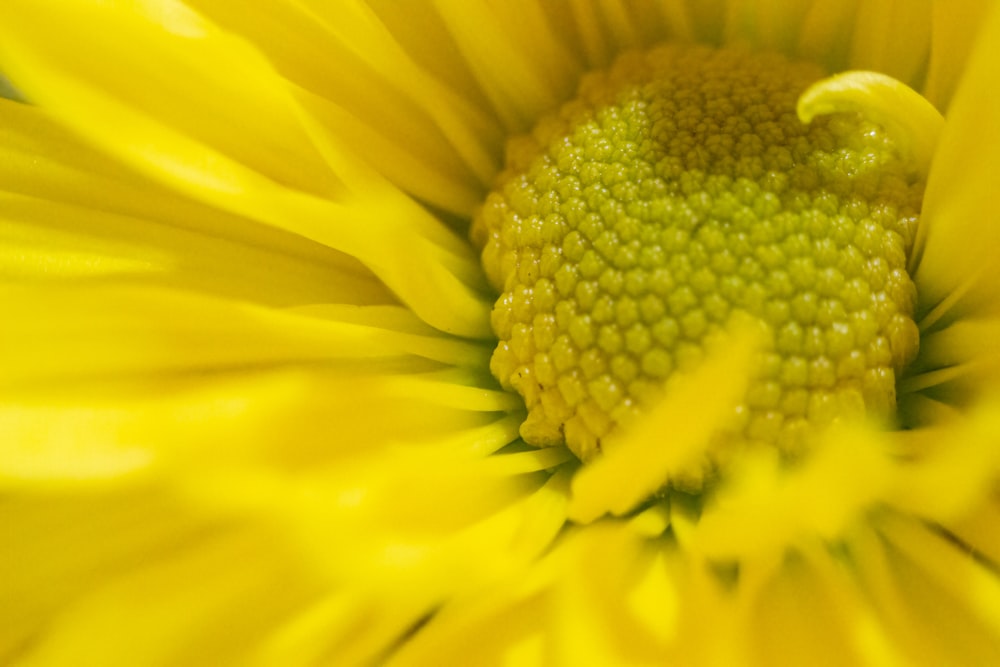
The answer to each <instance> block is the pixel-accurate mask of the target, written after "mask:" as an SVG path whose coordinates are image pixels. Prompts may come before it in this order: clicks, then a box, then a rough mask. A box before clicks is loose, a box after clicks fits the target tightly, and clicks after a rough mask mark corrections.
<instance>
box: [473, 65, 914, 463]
mask: <svg viewBox="0 0 1000 667" xmlns="http://www.w3.org/2000/svg"><path fill="white" fill-rule="evenodd" d="M822 76H823V72H822V71H820V70H819V69H817V68H816V67H814V66H812V65H809V64H802V63H793V62H789V61H787V60H785V59H783V58H781V57H779V56H776V55H769V54H755V53H751V52H748V51H744V50H739V49H721V50H716V49H709V48H702V47H690V46H687V47H679V46H664V47H659V48H656V49H653V50H651V51H648V52H645V53H641V54H638V53H637V54H629V55H627V56H624V57H622V58H621V59H619V61H618V62H617V63H616V64H615V65H614V66H613V67H612V68H611V69H610V70H607V71H603V72H596V73H592V74H590V75H588V76H587V77H586V78H585V79H584V80H583V82H582V83H581V87H580V90H579V94H578V96H577V98H576V99H574V100H573V101H571V102H569V103H568V104H566V105H565V106H564V107H563V108H562V109H561V110H559V111H558V112H557V113H555V114H553V115H552V116H550V117H548V118H545V119H543V120H541V122H539V124H538V125H537V127H536V128H535V129H534V130H533V132H532V133H531V134H530V135H529V136H526V137H521V138H518V139H515V140H512V141H511V142H510V144H509V146H508V159H507V167H506V169H505V171H504V173H503V174H502V175H501V177H500V179H499V181H498V184H497V187H496V189H495V190H494V192H492V193H491V194H490V195H489V197H488V198H487V199H486V202H485V204H484V205H483V207H482V209H481V211H480V213H479V214H478V216H477V218H476V220H475V223H474V226H473V240H474V242H476V243H477V244H478V245H479V247H481V248H482V261H483V266H484V268H485V270H486V272H487V274H488V276H489V278H490V280H491V282H492V283H493V285H494V286H495V287H496V288H497V290H498V291H499V292H500V294H501V296H500V298H499V300H498V301H497V302H496V306H495V308H494V310H493V327H494V330H495V332H496V334H497V337H498V339H499V344H498V345H497V348H496V350H495V352H494V354H493V359H492V363H491V370H492V372H493V374H494V375H495V376H496V377H497V378H498V379H499V381H500V382H501V383H502V384H503V386H504V387H505V388H507V389H510V390H515V391H517V392H518V393H520V394H521V395H522V396H523V397H524V400H525V403H526V406H527V409H528V417H527V419H526V421H525V422H524V424H523V425H522V427H521V435H522V437H523V438H524V440H525V441H527V442H528V443H531V444H534V445H539V446H543V445H553V444H559V443H564V442H565V444H566V445H567V446H568V447H569V448H570V449H572V450H573V451H574V452H575V453H576V454H577V455H578V456H579V457H580V458H582V459H583V460H587V459H589V458H591V457H592V456H594V455H595V454H596V453H597V452H599V451H600V448H601V439H602V438H604V437H605V436H607V435H608V434H609V433H610V432H612V431H613V430H614V429H616V428H618V427H620V426H622V425H625V424H627V423H628V422H630V421H631V420H633V419H634V418H635V417H636V415H637V414H638V413H639V412H640V411H641V410H642V409H643V408H644V407H646V406H648V405H650V404H651V403H652V402H653V401H655V400H657V398H658V397H660V396H661V395H662V394H663V392H664V391H665V390H666V388H667V387H668V386H669V384H670V382H671V378H672V377H675V373H677V372H678V371H680V372H683V371H686V370H689V369H692V368H694V367H696V366H697V365H698V364H699V362H700V361H701V359H702V358H703V356H704V354H705V349H706V345H708V344H709V343H710V342H711V341H712V340H713V337H714V338H716V339H717V338H718V337H719V335H720V334H721V333H722V332H724V331H725V330H726V328H727V325H728V324H729V323H730V321H731V320H732V318H733V317H735V316H737V314H739V316H741V317H744V318H745V317H746V315H749V316H752V317H753V318H755V319H757V320H759V321H760V322H762V323H763V324H764V326H765V328H766V330H767V332H768V337H769V341H768V342H767V346H766V348H765V350H764V351H763V352H762V353H761V355H760V359H759V364H758V367H759V368H758V372H757V374H756V376H755V377H754V378H753V380H752V382H751V385H750V388H749V390H748V393H747V395H746V397H745V402H744V404H743V405H741V406H740V407H739V408H738V409H737V411H736V414H734V416H733V421H732V423H731V424H726V425H720V432H722V433H724V434H728V435H727V436H726V437H729V438H733V437H735V438H739V439H740V440H741V441H747V440H748V441H763V442H766V443H770V444H774V445H777V446H779V447H782V448H783V449H786V450H791V451H796V450H797V449H798V448H800V447H801V446H802V444H803V442H805V439H806V436H807V435H808V434H809V433H811V432H813V431H815V430H816V429H817V428H822V427H825V426H826V425H828V424H830V423H831V422H833V421H835V420H837V419H842V418H845V417H847V416H851V417H853V416H858V415H865V414H868V415H875V416H880V417H887V416H889V415H891V413H892V412H893V411H894V409H895V376H896V374H897V373H898V372H899V370H900V369H901V368H902V367H903V365H905V364H906V363H907V362H908V361H909V360H910V359H911V358H912V356H913V355H914V354H915V352H916V348H917V345H918V334H917V330H916V327H915V325H914V324H913V321H912V314H913V307H914V301H915V289H914V286H913V283H912V281H911V279H910V277H909V275H908V274H907V272H906V262H907V257H908V253H909V248H910V244H911V241H912V238H913V235H914V232H915V228H916V222H917V215H918V211H919V208H920V200H921V196H922V184H921V183H920V181H919V178H918V177H917V176H916V175H915V174H914V170H913V168H912V166H911V165H909V164H907V163H906V162H905V161H904V160H903V159H902V158H901V157H900V155H899V153H898V151H896V150H895V148H894V147H893V145H892V143H891V141H890V140H889V138H888V137H887V136H886V134H885V132H884V131H883V130H882V129H881V128H879V127H877V126H875V125H873V124H872V123H870V122H868V121H866V120H865V119H864V118H862V117H859V116H857V115H848V114H836V115H831V116H826V117H821V118H818V119H816V120H815V121H813V122H812V123H811V124H809V125H805V124H803V123H802V122H800V121H799V119H798V118H797V116H796V114H795V105H796V101H797V99H798V96H799V95H800V94H801V93H802V91H803V90H805V88H806V87H808V86H809V84H811V83H813V82H815V81H816V80H818V79H820V78H821V77H822ZM668 442H669V440H667V439H665V443H668ZM665 446H668V445H667V444H665Z"/></svg>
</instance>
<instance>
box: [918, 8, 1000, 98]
mask: <svg viewBox="0 0 1000 667" xmlns="http://www.w3.org/2000/svg"><path fill="white" fill-rule="evenodd" d="M994 4H995V2H994V0H934V20H933V22H932V26H931V59H930V65H929V66H928V71H927V83H926V84H924V95H926V97H927V99H929V100H930V101H931V102H933V103H934V105H935V106H937V108H938V109H941V110H945V109H947V108H948V106H949V104H950V103H951V97H952V95H953V94H954V93H955V88H956V87H957V86H958V82H959V81H960V80H961V78H962V72H963V70H964V68H965V65H966V62H967V60H968V57H969V53H970V51H971V50H972V47H973V46H974V45H975V43H976V39H975V37H976V35H977V33H978V32H979V29H980V27H981V26H982V25H983V21H984V20H985V19H986V18H987V16H988V15H989V11H990V9H991V8H992V7H993V5H994Z"/></svg>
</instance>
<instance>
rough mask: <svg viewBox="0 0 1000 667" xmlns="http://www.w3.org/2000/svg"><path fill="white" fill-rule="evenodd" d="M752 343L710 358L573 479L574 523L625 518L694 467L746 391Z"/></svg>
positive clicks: (746, 339) (740, 342) (747, 340)
mask: <svg viewBox="0 0 1000 667" xmlns="http://www.w3.org/2000/svg"><path fill="white" fill-rule="evenodd" d="M754 343H755V339H754V337H752V336H741V337H739V338H738V339H737V341H736V344H734V345H732V346H731V347H730V348H729V349H728V350H726V351H724V352H719V353H718V354H716V355H715V356H714V357H709V361H708V362H707V363H706V364H705V365H704V366H703V367H701V368H699V369H698V370H697V371H695V372H694V373H692V374H691V376H690V377H688V378H684V379H683V380H682V382H679V383H678V385H677V387H676V388H675V389H674V390H673V391H671V392H670V394H669V395H668V396H667V397H666V398H665V399H664V400H663V402H662V403H661V404H660V405H658V406H657V407H656V408H654V409H653V410H652V411H651V412H650V413H649V414H648V415H646V416H645V417H644V419H643V420H641V421H640V422H639V424H637V425H636V427H635V428H633V429H631V430H629V431H627V432H625V433H624V434H622V435H621V436H619V437H618V438H617V441H615V439H612V441H611V442H608V443H607V445H606V447H605V451H604V454H603V455H602V456H600V457H598V458H597V459H595V460H594V461H592V462H590V463H588V464H587V465H586V466H584V467H583V468H582V469H581V470H580V472H579V473H577V475H576V477H575V478H574V479H573V499H572V503H571V506H570V516H571V517H572V518H573V520H574V521H578V522H581V523H587V522H590V521H593V520H594V519H596V518H597V517H599V516H601V515H603V514H605V513H607V512H611V513H612V514H616V515H621V514H624V513H625V512H628V511H629V510H631V509H632V508H633V507H635V506H636V505H637V504H638V503H640V502H642V500H643V499H645V498H647V497H649V496H650V495H651V494H652V493H653V492H655V491H656V490H657V489H658V488H659V487H661V486H663V485H664V484H665V483H666V482H667V481H668V480H669V479H670V478H671V476H672V475H676V474H678V473H680V472H682V471H683V469H684V468H685V467H687V466H689V465H691V464H692V463H693V462H696V461H697V460H698V457H699V456H701V455H702V454H703V453H704V448H705V446H706V444H707V442H708V440H709V438H710V437H711V436H712V434H713V433H715V431H716V429H717V428H718V426H719V424H720V423H722V422H723V421H724V420H725V418H726V417H727V416H728V415H729V414H731V413H732V411H733V410H734V409H735V407H736V405H737V404H738V402H739V400H740V397H741V396H743V394H744V392H745V391H746V383H747V382H748V381H749V379H748V378H749V377H750V372H751V371H750V369H751V365H750V364H751V360H752V357H753V354H752V350H753V349H754V348H755V345H754Z"/></svg>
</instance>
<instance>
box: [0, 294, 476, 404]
mask: <svg viewBox="0 0 1000 667" xmlns="http://www.w3.org/2000/svg"><path fill="white" fill-rule="evenodd" d="M0 303H2V304H3V310H4V312H5V313H6V314H7V316H8V317H9V318H10V319H9V321H8V325H7V326H5V327H4V328H3V329H2V330H0V369H2V371H0V387H2V388H3V389H11V388H15V387H24V386H30V385H32V384H34V385H38V384H41V383H46V382H52V381H54V380H59V381H63V382H65V381H70V380H73V379H76V380H83V379H93V378H105V379H109V378H115V377H121V376H127V375H130V374H154V373H166V372H178V371H187V372H190V371H198V372H204V371H208V370H211V369H226V368H230V369H232V368H239V367H245V366H248V365H269V364H271V365H273V364H302V363H310V362H314V363H315V362H334V361H337V360H341V361H348V360H360V359H371V360H374V359H380V358H381V359H393V358H396V359H400V358H405V357H408V356H411V355H412V356H414V357H417V358H425V359H432V360H436V361H441V362H446V363H451V364H457V365H468V366H479V367H484V366H485V364H486V361H485V359H486V356H487V351H486V350H485V349H484V348H483V347H480V346H477V345H474V344H470V343H467V342H464V341H460V340H456V339H451V338H448V337H445V336H441V335H440V334H437V333H435V332H433V330H432V329H429V328H428V327H426V326H425V325H423V324H422V323H421V322H419V320H417V319H416V318H415V317H414V316H413V315H412V314H411V313H408V312H407V311H405V310H404V309H402V308H398V307H393V306H384V307H377V306H371V307H370V308H366V307H356V306H343V307H342V309H341V311H340V313H339V315H340V316H339V317H337V318H336V319H333V318H322V319H321V318H318V317H310V316H306V315H296V314H293V313H290V312H285V311H280V310H273V309H268V308H263V307H259V306H252V305H250V304H245V303H239V302H227V301H224V300H221V299H212V298H209V297H203V296H196V295H193V294H184V293H181V292H176V291H169V290H159V289H152V288H148V289H147V288H137V287H134V286H93V287H86V288H84V287H69V286H67V287H48V288H42V287H34V288H15V287H8V288H5V289H3V290H2V291H0Z"/></svg>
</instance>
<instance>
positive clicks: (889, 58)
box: [850, 0, 933, 85]
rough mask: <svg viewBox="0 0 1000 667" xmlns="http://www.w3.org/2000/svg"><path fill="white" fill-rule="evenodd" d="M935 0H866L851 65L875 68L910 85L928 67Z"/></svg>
mask: <svg viewBox="0 0 1000 667" xmlns="http://www.w3.org/2000/svg"><path fill="white" fill-rule="evenodd" d="M932 7H933V0H864V1H863V2H860V3H859V4H858V13H857V18H856V23H855V28H854V38H853V40H852V43H851V56H850V68H851V69H859V70H874V71H878V72H882V73H883V74H887V75H889V76H891V77H893V78H894V79H898V80H900V81H902V82H904V83H907V84H910V85H916V84H917V83H918V82H919V81H918V78H917V77H918V76H919V75H920V74H922V71H923V68H924V67H926V60H927V53H928V51H929V49H930V36H931V25H932V11H931V10H932Z"/></svg>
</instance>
